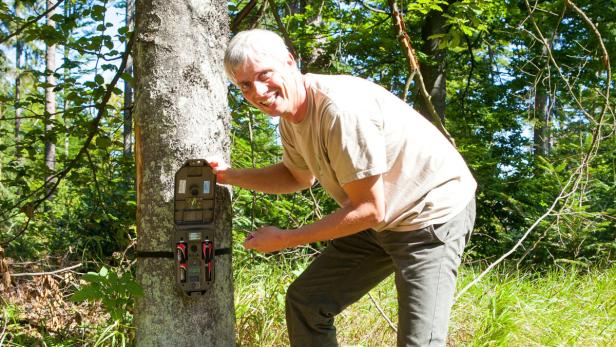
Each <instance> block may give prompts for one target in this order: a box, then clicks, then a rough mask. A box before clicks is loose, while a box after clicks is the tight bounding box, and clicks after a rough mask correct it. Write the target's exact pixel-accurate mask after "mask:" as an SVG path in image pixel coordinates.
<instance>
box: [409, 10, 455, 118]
mask: <svg viewBox="0 0 616 347" xmlns="http://www.w3.org/2000/svg"><path fill="white" fill-rule="evenodd" d="M446 11H447V7H446V6H444V7H443V12H441V11H431V12H430V13H428V15H427V16H426V18H425V20H424V23H423V26H422V28H421V38H422V39H423V42H424V45H423V47H422V51H423V52H424V53H425V54H426V55H427V56H428V57H430V61H428V62H426V63H424V64H422V65H421V74H422V75H423V79H424V82H425V84H426V89H427V90H428V93H430V97H431V101H432V104H433V105H434V108H435V110H436V113H438V115H439V117H440V118H441V121H444V120H445V97H446V96H447V89H446V87H447V85H446V82H447V75H446V69H445V67H446V65H445V58H446V57H447V52H446V50H444V49H440V48H438V46H439V44H440V43H441V40H442V39H441V38H439V37H437V38H433V39H428V38H429V37H430V36H432V35H439V34H446V33H447V30H448V28H447V26H446V25H445V21H446V18H445V17H444V16H443V14H444V13H446ZM415 102H416V105H417V110H418V111H419V113H421V114H423V115H424V116H425V115H428V114H429V111H428V110H427V108H426V106H425V101H424V99H423V97H422V96H421V94H420V93H417V97H416V99H415ZM428 119H429V118H428Z"/></svg>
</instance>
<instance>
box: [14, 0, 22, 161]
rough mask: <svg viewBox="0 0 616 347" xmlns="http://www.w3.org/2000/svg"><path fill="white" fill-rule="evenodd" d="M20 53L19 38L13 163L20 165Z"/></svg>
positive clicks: (19, 42) (16, 13)
mask: <svg viewBox="0 0 616 347" xmlns="http://www.w3.org/2000/svg"><path fill="white" fill-rule="evenodd" d="M18 14H19V1H17V0H15V17H17V16H18ZM22 51H23V44H22V42H21V41H20V40H19V37H17V38H16V39H15V72H16V73H15V162H16V164H21V163H22V162H23V159H22V157H21V134H20V132H21V107H20V105H19V101H20V100H21V68H22V64H21V63H22V60H21V56H22Z"/></svg>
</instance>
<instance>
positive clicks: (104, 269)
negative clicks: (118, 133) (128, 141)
mask: <svg viewBox="0 0 616 347" xmlns="http://www.w3.org/2000/svg"><path fill="white" fill-rule="evenodd" d="M99 138H100V137H99ZM98 274H99V275H100V276H101V277H107V276H108V274H109V269H107V267H105V266H103V267H102V268H101V269H100V271H99V272H98Z"/></svg>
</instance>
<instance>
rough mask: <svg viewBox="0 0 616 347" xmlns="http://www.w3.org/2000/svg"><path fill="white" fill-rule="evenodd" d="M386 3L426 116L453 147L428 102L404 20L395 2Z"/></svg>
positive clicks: (428, 98)
mask: <svg viewBox="0 0 616 347" xmlns="http://www.w3.org/2000/svg"><path fill="white" fill-rule="evenodd" d="M388 3H389V7H390V9H391V19H392V20H393V22H394V27H395V29H396V32H397V36H398V40H399V41H400V43H401V44H402V46H403V51H404V53H405V55H406V58H407V59H406V60H407V63H408V65H409V66H408V67H409V73H412V72H416V76H417V81H418V82H419V90H420V91H421V95H422V96H423V98H424V100H425V103H426V108H427V109H428V113H429V114H428V116H429V117H430V120H431V121H432V123H433V124H434V125H435V126H436V127H437V128H438V129H439V130H440V131H441V133H442V134H443V135H445V137H446V138H447V140H449V142H451V144H452V145H454V147H455V145H456V144H455V141H454V139H453V137H452V136H451V135H450V134H449V132H448V131H447V129H445V126H444V125H443V122H442V121H441V118H440V117H439V115H438V113H437V112H436V109H435V108H434V105H433V104H432V101H431V100H430V99H431V98H430V94H429V93H428V90H427V89H426V84H425V83H424V80H423V76H422V75H421V70H420V68H419V62H418V61H417V56H416V55H415V50H414V49H413V47H412V46H411V39H410V38H409V35H408V34H407V33H406V27H405V25H404V20H403V18H402V15H401V14H400V11H398V5H397V4H396V2H395V0H389V1H388Z"/></svg>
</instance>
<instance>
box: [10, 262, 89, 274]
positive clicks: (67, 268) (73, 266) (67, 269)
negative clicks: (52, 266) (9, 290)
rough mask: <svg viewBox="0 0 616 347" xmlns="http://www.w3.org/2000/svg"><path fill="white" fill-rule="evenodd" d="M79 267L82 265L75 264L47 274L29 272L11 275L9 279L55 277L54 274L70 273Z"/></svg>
mask: <svg viewBox="0 0 616 347" xmlns="http://www.w3.org/2000/svg"><path fill="white" fill-rule="evenodd" d="M81 265H83V264H82V263H79V264H76V265H72V266H69V267H65V268H63V269H58V270H54V271H48V272H30V273H20V274H11V277H25V276H46V275H55V274H59V273H61V272H66V271H70V270H73V269H76V268H78V267H81Z"/></svg>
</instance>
